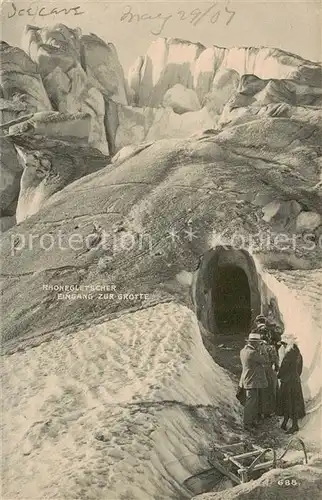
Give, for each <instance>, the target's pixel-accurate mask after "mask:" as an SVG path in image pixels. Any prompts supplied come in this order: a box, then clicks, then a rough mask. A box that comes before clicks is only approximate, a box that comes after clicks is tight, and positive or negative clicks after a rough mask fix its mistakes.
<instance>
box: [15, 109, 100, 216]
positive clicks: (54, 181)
mask: <svg viewBox="0 0 322 500" xmlns="http://www.w3.org/2000/svg"><path fill="white" fill-rule="evenodd" d="M89 130H90V116H89V115H86V114H85V115H84V114H77V115H67V116H66V115H63V114H61V113H58V112H49V113H45V112H42V113H36V114H35V115H34V116H33V118H31V119H30V120H27V121H25V122H23V123H20V124H17V125H14V126H12V127H11V128H10V130H9V132H10V134H9V136H10V138H11V139H12V140H13V142H14V144H15V147H16V150H17V152H18V156H19V158H20V161H21V163H22V165H23V168H24V171H23V174H22V178H21V183H20V193H19V199H18V205H17V210H16V219H17V222H18V223H20V222H21V221H23V220H24V219H26V218H27V217H30V216H31V215H33V214H35V213H37V212H38V210H39V209H40V207H41V206H42V205H43V204H44V203H45V202H46V201H47V200H48V199H49V198H50V197H51V196H52V195H53V194H54V193H56V192H57V191H60V190H61V189H63V188H64V187H65V186H67V185H68V184H70V183H71V182H73V181H75V180H76V179H79V178H80V177H83V176H84V175H88V174H90V173H92V172H95V171H97V170H99V169H101V168H103V167H104V166H105V165H106V164H107V162H108V158H107V157H106V156H104V155H102V154H101V153H100V152H99V151H98V150H97V149H93V148H92V147H91V145H90V144H89V143H88V142H89Z"/></svg>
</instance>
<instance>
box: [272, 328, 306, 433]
mask: <svg viewBox="0 0 322 500" xmlns="http://www.w3.org/2000/svg"><path fill="white" fill-rule="evenodd" d="M281 340H282V341H283V342H286V344H287V345H286V349H285V355H284V357H283V360H282V363H281V366H280V368H279V371H278V374H277V377H278V378H279V379H280V381H281V386H280V388H279V391H278V401H277V415H279V416H282V417H284V420H283V423H282V426H281V427H282V429H283V430H286V433H287V434H293V433H294V432H297V431H298V430H299V427H298V420H299V419H301V418H303V417H304V416H305V405H304V398H303V392H302V386H301V378H300V377H301V373H302V368H303V358H302V355H301V353H300V350H299V348H298V346H297V344H296V339H295V338H294V337H292V336H290V335H282V338H281ZM289 419H291V420H292V426H291V427H290V429H289V430H287V424H288V421H289Z"/></svg>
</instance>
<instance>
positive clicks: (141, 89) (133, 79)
mask: <svg viewBox="0 0 322 500" xmlns="http://www.w3.org/2000/svg"><path fill="white" fill-rule="evenodd" d="M204 49H205V47H204V46H203V45H202V44H200V43H191V42H188V41H186V40H180V39H178V38H168V39H166V38H158V39H157V40H155V41H154V42H152V44H151V46H150V48H149V49H148V51H147V53H146V55H145V56H144V58H143V61H142V59H141V58H140V59H139V60H137V61H136V62H135V63H134V68H130V70H129V87H130V89H132V91H133V94H134V101H135V102H136V103H137V105H138V106H151V107H158V106H159V105H160V104H161V102H162V99H163V97H164V94H165V93H166V91H167V90H168V89H169V88H170V87H173V86H174V85H175V84H177V83H180V84H182V85H184V86H185V87H187V88H190V89H191V88H193V74H194V68H195V64H196V60H197V59H198V56H199V55H200V53H201V52H202V51H203V50H204Z"/></svg>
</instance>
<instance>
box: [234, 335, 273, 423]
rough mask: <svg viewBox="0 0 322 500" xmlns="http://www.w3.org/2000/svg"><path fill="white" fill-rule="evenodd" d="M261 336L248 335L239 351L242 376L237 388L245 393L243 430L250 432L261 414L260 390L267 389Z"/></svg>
mask: <svg viewBox="0 0 322 500" xmlns="http://www.w3.org/2000/svg"><path fill="white" fill-rule="evenodd" d="M260 343H261V336H260V335H259V333H254V332H252V333H250V334H249V336H248V339H247V343H246V345H245V347H244V348H243V349H242V350H241V351H240V360H241V363H242V374H241V377H240V382H239V387H241V388H243V389H245V391H246V401H245V404H244V428H245V429H246V430H251V429H253V428H254V427H257V425H258V420H259V417H260V415H261V413H262V409H261V401H262V394H261V393H262V390H263V389H264V388H265V387H267V379H266V375H265V367H264V365H265V358H264V357H263V356H262V355H261V354H260V351H259V347H260Z"/></svg>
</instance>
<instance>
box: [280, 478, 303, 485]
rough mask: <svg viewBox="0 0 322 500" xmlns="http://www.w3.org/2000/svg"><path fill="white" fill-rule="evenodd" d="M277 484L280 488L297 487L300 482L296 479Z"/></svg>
mask: <svg viewBox="0 0 322 500" xmlns="http://www.w3.org/2000/svg"><path fill="white" fill-rule="evenodd" d="M277 484H278V485H279V486H297V485H298V482H297V480H296V479H279V480H278V482H277Z"/></svg>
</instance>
